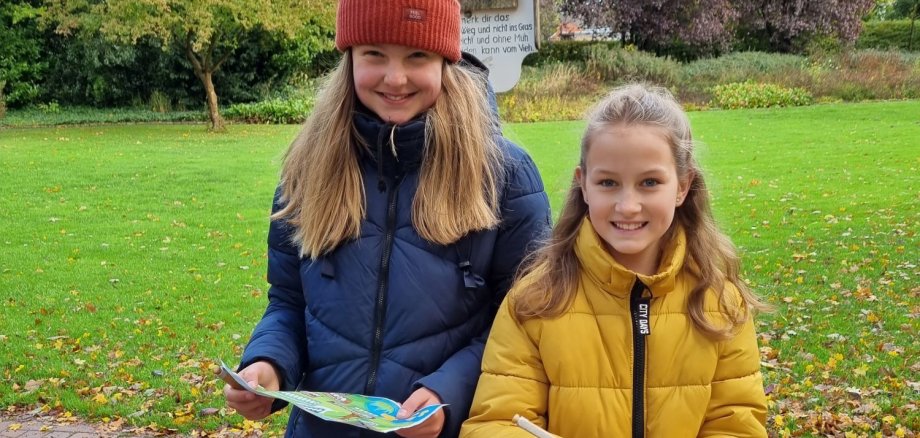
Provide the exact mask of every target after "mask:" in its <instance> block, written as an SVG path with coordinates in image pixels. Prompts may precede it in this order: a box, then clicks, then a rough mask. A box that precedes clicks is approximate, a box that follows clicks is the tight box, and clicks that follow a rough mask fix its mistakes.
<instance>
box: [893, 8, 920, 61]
mask: <svg viewBox="0 0 920 438" xmlns="http://www.w3.org/2000/svg"><path fill="white" fill-rule="evenodd" d="M893 9H894V15H895V17H896V18H906V19H908V20H910V36H909V37H908V39H907V41H908V43H907V50H913V48H914V46H913V41H914V25H915V24H916V21H917V17H920V0H897V1H895V2H894V8H893Z"/></svg>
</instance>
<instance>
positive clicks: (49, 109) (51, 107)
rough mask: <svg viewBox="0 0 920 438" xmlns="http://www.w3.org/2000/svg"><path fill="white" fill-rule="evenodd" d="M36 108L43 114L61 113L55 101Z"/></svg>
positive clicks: (41, 104) (59, 106)
mask: <svg viewBox="0 0 920 438" xmlns="http://www.w3.org/2000/svg"><path fill="white" fill-rule="evenodd" d="M36 106H37V107H38V110H39V111H41V112H43V113H45V114H57V113H60V112H61V105H60V104H59V103H58V102H57V101H56V100H52V101H51V102H48V103H40V104H38V105H36Z"/></svg>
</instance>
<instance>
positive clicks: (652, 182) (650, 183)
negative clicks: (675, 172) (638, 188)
mask: <svg viewBox="0 0 920 438" xmlns="http://www.w3.org/2000/svg"><path fill="white" fill-rule="evenodd" d="M658 184H661V183H660V182H659V181H658V180H656V179H651V178H649V179H646V180H643V181H642V187H655V186H657V185H658Z"/></svg>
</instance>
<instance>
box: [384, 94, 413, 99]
mask: <svg viewBox="0 0 920 438" xmlns="http://www.w3.org/2000/svg"><path fill="white" fill-rule="evenodd" d="M383 97H386V98H387V99H389V100H403V99H405V98H406V97H408V95H405V94H402V95H394V94H384V95H383Z"/></svg>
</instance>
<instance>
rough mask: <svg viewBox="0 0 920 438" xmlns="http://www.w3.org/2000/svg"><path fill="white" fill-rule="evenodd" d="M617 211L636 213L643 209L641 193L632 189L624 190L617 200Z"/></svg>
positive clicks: (628, 213) (627, 213) (625, 213)
mask: <svg viewBox="0 0 920 438" xmlns="http://www.w3.org/2000/svg"><path fill="white" fill-rule="evenodd" d="M614 208H616V211H617V213H620V214H623V215H630V214H636V213H639V212H640V211H642V202H641V200H640V198H639V195H638V194H637V193H635V192H634V191H632V190H624V191H623V192H622V193H621V194H620V196H619V197H618V199H617V200H616V205H615V207H614Z"/></svg>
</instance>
